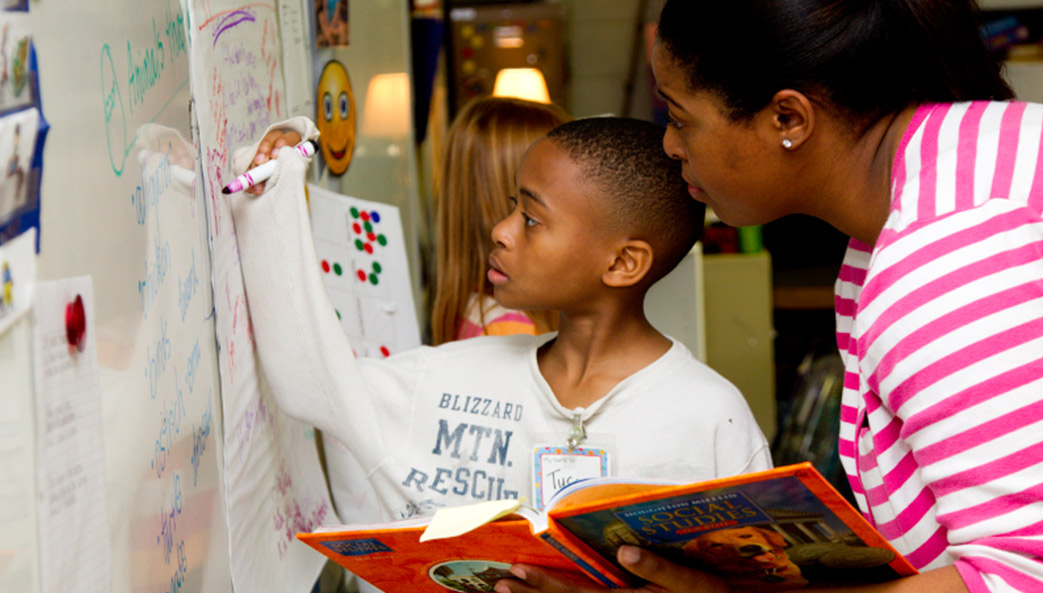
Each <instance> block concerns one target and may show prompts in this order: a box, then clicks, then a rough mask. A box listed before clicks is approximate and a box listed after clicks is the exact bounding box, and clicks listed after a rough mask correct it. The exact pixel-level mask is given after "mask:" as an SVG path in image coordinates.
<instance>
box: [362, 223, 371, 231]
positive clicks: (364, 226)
mask: <svg viewBox="0 0 1043 593" xmlns="http://www.w3.org/2000/svg"><path fill="white" fill-rule="evenodd" d="M362 228H364V229H366V232H367V233H372V232H373V225H372V224H370V223H369V221H368V220H367V221H366V222H364V223H362Z"/></svg>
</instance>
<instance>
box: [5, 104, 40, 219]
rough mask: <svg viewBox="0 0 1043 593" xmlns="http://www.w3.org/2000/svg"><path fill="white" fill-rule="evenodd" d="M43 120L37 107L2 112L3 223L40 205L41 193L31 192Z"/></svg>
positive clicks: (33, 186) (33, 185)
mask: <svg viewBox="0 0 1043 593" xmlns="http://www.w3.org/2000/svg"><path fill="white" fill-rule="evenodd" d="M39 124H40V116H39V112H38V111H37V110H36V108H35V107H34V108H29V109H24V110H22V111H16V112H14V113H9V114H7V115H4V116H0V227H3V226H4V225H5V224H7V223H8V222H10V221H11V220H12V219H13V218H14V217H15V216H16V215H18V214H19V213H21V212H24V211H26V210H28V209H30V208H39V197H38V196H37V195H30V193H31V192H30V189H31V188H33V189H35V184H33V183H31V179H30V175H31V168H32V158H33V149H34V148H35V146H36V132H37V130H38V129H39ZM33 193H34V194H35V192H33Z"/></svg>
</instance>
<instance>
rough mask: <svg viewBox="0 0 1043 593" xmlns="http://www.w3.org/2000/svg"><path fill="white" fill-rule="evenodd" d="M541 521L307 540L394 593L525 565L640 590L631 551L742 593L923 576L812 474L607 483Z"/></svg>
mask: <svg viewBox="0 0 1043 593" xmlns="http://www.w3.org/2000/svg"><path fill="white" fill-rule="evenodd" d="M548 509H549V510H548V511H545V512H544V513H543V514H538V513H536V512H535V511H531V510H528V509H519V510H518V511H517V512H516V513H515V514H511V515H509V516H507V517H505V518H502V519H498V520H496V521H492V522H489V523H485V524H483V525H481V526H480V527H478V528H477V529H474V530H472V531H469V532H467V533H464V534H463V535H460V536H456V537H451V538H448V539H440V540H436V541H429V542H423V543H420V542H419V539H420V535H421V534H422V533H423V531H424V530H425V528H426V524H425V525H417V524H415V522H414V523H413V524H404V525H398V526H396V524H394V523H389V524H385V525H384V526H378V527H379V528H376V529H374V528H372V526H370V527H369V528H366V529H364V530H358V529H351V528H350V526H346V527H345V528H344V529H337V528H333V529H327V530H326V531H325V532H324V533H312V534H300V535H298V537H299V538H300V539H301V540H303V541H305V542H306V543H308V544H309V545H311V546H313V547H315V548H316V549H318V550H319V551H320V552H322V553H323V554H325V555H326V556H328V557H329V558H332V559H333V560H334V561H336V562H338V563H339V564H341V565H342V566H344V567H345V568H347V569H348V570H350V571H352V572H354V573H355V574H357V575H359V576H360V577H361V578H363V579H365V580H367V581H369V582H370V583H372V584H373V585H375V586H377V587H379V588H381V589H382V590H384V591H388V592H389V593H393V592H394V591H399V590H408V591H432V592H442V591H445V589H450V590H454V591H461V592H468V591H491V590H492V585H494V584H495V582H496V580H498V579H499V578H505V577H509V576H510V575H509V573H508V572H507V568H509V566H510V564H512V563H515V562H524V563H528V564H536V565H541V566H546V567H549V568H554V569H558V570H564V571H568V572H571V573H574V574H575V575H576V576H577V578H581V575H586V577H587V578H589V579H591V580H593V581H595V582H598V583H601V584H603V585H607V586H637V585H640V584H641V583H640V581H638V580H636V579H635V578H634V577H633V575H630V574H629V573H628V572H626V571H625V570H624V569H623V568H622V566H620V565H619V564H618V563H617V562H616V550H617V548H618V547H619V546H620V545H623V544H630V545H637V546H640V547H643V548H647V549H649V550H652V551H654V552H656V553H657V554H660V555H662V556H664V557H666V558H669V559H671V560H673V561H675V562H678V563H681V564H685V565H688V566H693V567H697V568H700V569H703V570H706V571H709V572H713V573H715V574H717V575H719V576H721V577H722V578H723V579H724V580H726V581H728V582H729V583H730V584H731V585H732V586H733V588H735V589H737V590H744V589H745V590H751V591H753V590H756V591H782V590H789V589H800V588H806V587H807V588H813V587H816V586H834V585H843V584H854V583H871V582H880V581H886V580H890V579H894V578H898V577H900V576H905V575H910V574H915V573H916V570H915V569H914V568H913V567H912V565H911V564H909V562H908V561H907V560H906V559H905V558H903V557H902V556H901V555H900V554H899V553H898V552H897V551H895V549H894V548H893V547H891V545H890V544H889V543H888V542H887V541H886V540H885V539H884V538H883V536H881V535H880V534H879V533H878V532H877V531H876V530H875V529H874V528H873V527H872V526H871V525H870V524H869V523H868V522H867V521H866V520H865V518H863V517H862V515H861V514H860V513H859V512H858V511H857V510H855V509H854V508H853V507H852V506H851V505H850V504H849V503H848V502H847V501H846V500H845V499H844V498H843V496H841V495H840V494H839V493H838V492H837V491H836V490H835V489H834V488H833V487H832V485H830V484H829V482H828V481H827V480H826V479H825V478H823V477H822V476H821V474H819V473H818V471H816V470H815V468H814V467H813V466H812V465H811V464H810V463H800V464H795V465H789V466H785V467H779V468H775V469H772V470H768V471H763V472H756V473H751V474H744V475H741V476H734V477H729V478H721V479H716V480H709V481H705V482H699V483H695V484H662V483H650V482H648V481H634V480H630V481H628V480H626V479H623V478H598V479H593V480H585V481H582V482H577V483H574V484H570V485H569V486H566V487H565V488H563V489H562V490H561V491H559V492H558V493H557V494H556V495H555V496H554V498H553V499H552V500H551V501H550V503H549V504H548Z"/></svg>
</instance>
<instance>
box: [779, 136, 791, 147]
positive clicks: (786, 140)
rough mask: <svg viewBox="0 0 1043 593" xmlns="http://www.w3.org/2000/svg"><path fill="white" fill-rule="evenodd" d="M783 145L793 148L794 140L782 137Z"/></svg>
mask: <svg viewBox="0 0 1043 593" xmlns="http://www.w3.org/2000/svg"><path fill="white" fill-rule="evenodd" d="M782 147H783V148H793V141H792V140H790V139H789V138H783V139H782Z"/></svg>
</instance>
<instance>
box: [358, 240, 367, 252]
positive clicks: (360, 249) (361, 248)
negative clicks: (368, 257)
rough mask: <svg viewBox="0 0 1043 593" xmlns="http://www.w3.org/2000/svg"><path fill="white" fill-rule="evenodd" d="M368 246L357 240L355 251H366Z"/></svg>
mask: <svg viewBox="0 0 1043 593" xmlns="http://www.w3.org/2000/svg"><path fill="white" fill-rule="evenodd" d="M365 246H366V244H365V243H363V242H362V239H355V249H358V250H359V251H362V250H363V249H365Z"/></svg>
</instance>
